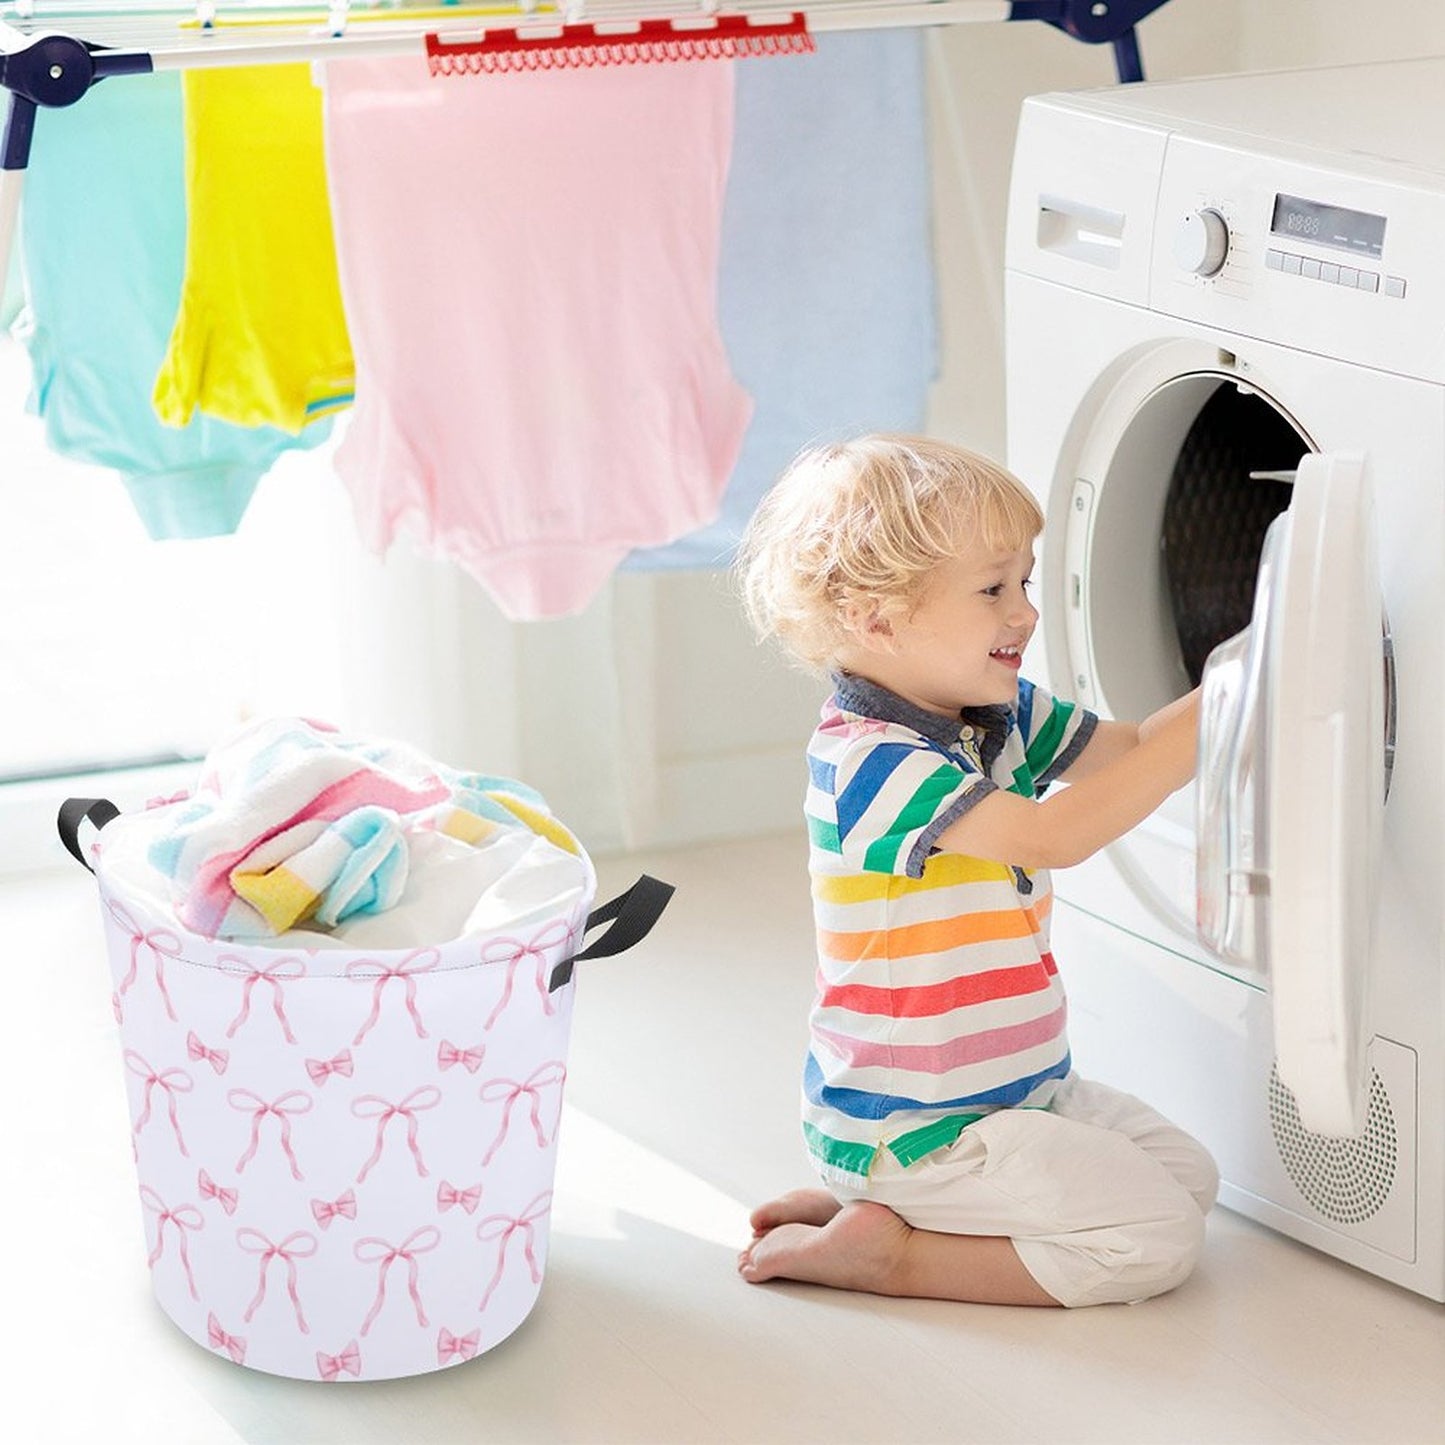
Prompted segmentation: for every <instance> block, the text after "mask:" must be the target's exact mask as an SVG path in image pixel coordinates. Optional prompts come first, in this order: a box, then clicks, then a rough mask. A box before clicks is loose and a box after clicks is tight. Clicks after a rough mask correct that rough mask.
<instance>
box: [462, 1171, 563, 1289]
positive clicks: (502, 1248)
mask: <svg viewBox="0 0 1445 1445" xmlns="http://www.w3.org/2000/svg"><path fill="white" fill-rule="evenodd" d="M551 1207H552V1191H551V1190H550V1189H549V1190H547V1192H546V1193H545V1194H539V1195H538V1196H537V1197H536V1198H535V1199H534V1200H533V1201H532V1202H531V1203H530V1204H529V1205H528V1206H527V1207H526V1208H525V1209H524V1210H523V1211H522V1212H521V1214H519V1215H516V1216H513V1215H510V1214H489V1215H487V1217H486V1218H485V1219H484V1220H482V1222H481V1223H480V1224H478V1225H477V1238H478V1239H480V1240H484V1241H485V1240H489V1239H495V1240H496V1241H497V1267H496V1269H494V1270H493V1271H492V1277H491V1279H490V1280H489V1281H488V1282H487V1287H486V1289H485V1290H484V1291H483V1293H482V1302H481V1304H479V1305H478V1306H477V1308H478V1309H480V1310H484V1309H486V1307H487V1306H488V1305H489V1304H490V1303H491V1301H492V1295H493V1293H494V1292H495V1290H496V1288H497V1286H498V1285H499V1284H500V1283H501V1282H502V1275H503V1274H504V1273H505V1272H506V1268H507V1245H508V1244H509V1243H510V1242H511V1239H512V1236H513V1235H514V1234H520V1235H521V1236H522V1253H523V1255H524V1257H525V1258H526V1261H527V1268H528V1269H529V1270H531V1272H532V1283H533V1284H541V1282H542V1271H541V1269H540V1268H539V1267H538V1265H537V1251H536V1229H535V1225H536V1223H537V1221H538V1220H539V1219H542V1218H543V1217H544V1216H545V1215H546V1214H547V1211H548V1210H549V1209H550V1208H551Z"/></svg>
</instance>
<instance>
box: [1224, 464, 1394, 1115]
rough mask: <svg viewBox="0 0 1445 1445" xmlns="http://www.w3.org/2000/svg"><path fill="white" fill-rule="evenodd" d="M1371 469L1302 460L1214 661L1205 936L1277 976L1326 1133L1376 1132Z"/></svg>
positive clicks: (1307, 1111) (1235, 958) (1284, 1034)
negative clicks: (1371, 1053) (1235, 633)
mask: <svg viewBox="0 0 1445 1445" xmlns="http://www.w3.org/2000/svg"><path fill="white" fill-rule="evenodd" d="M1378 559H1379V548H1378V545H1377V541H1376V527H1375V517H1374V504H1373V498H1372V493H1371V488H1370V484H1369V477H1368V472H1367V467H1366V463H1365V459H1364V458H1363V457H1362V456H1359V455H1355V454H1336V455H1320V454H1311V455H1308V456H1306V457H1304V458H1302V459H1301V461H1300V464H1299V469H1298V472H1297V473H1296V476H1295V483H1294V495H1293V498H1292V500H1291V503H1290V506H1289V508H1288V510H1286V511H1285V512H1283V513H1281V514H1280V515H1279V516H1278V517H1277V518H1276V519H1275V521H1274V522H1273V523H1272V524H1271V527H1270V532H1269V535H1268V537H1267V540H1266V544H1265V549H1264V553H1263V556H1262V558H1261V564H1260V570H1259V578H1258V582H1257V584H1256V592H1255V603H1254V610H1253V615H1252V619H1251V622H1250V625H1249V627H1248V628H1247V629H1246V631H1245V632H1244V633H1242V634H1241V635H1240V636H1239V637H1236V638H1232V639H1230V640H1229V641H1228V642H1225V643H1223V644H1221V645H1220V646H1219V647H1218V648H1216V649H1215V650H1214V652H1213V653H1212V654H1211V655H1210V658H1209V661H1208V663H1207V665H1206V667H1205V672H1204V680H1203V684H1202V686H1203V695H1202V704H1201V726H1200V768H1199V777H1198V782H1197V800H1198V805H1199V815H1198V816H1199V828H1198V839H1199V850H1198V864H1199V877H1198V890H1199V891H1198V897H1199V913H1198V923H1199V933H1200V937H1201V939H1202V941H1203V942H1204V943H1205V944H1206V945H1207V946H1208V947H1210V948H1211V949H1213V950H1214V951H1215V952H1217V953H1218V954H1220V955H1221V956H1222V957H1224V958H1225V959H1227V960H1228V961H1230V962H1231V963H1234V964H1236V965H1242V966H1246V967H1253V968H1254V969H1255V970H1257V971H1258V972H1259V973H1261V974H1263V975H1265V976H1266V977H1267V979H1268V985H1269V989H1270V992H1271V995H1272V1005H1273V1018H1274V1034H1275V1049H1276V1053H1277V1066H1278V1070H1279V1076H1280V1079H1281V1081H1282V1082H1283V1083H1284V1084H1285V1085H1286V1086H1287V1087H1288V1088H1289V1089H1290V1090H1291V1091H1292V1092H1293V1094H1294V1096H1295V1100H1296V1102H1297V1104H1298V1106H1299V1114H1300V1120H1301V1122H1302V1123H1303V1124H1304V1126H1305V1127H1306V1128H1307V1129H1310V1130H1313V1131H1314V1132H1316V1133H1321V1134H1333V1135H1351V1134H1357V1133H1359V1132H1360V1130H1361V1129H1362V1128H1363V1127H1364V1122H1365V1046H1366V1044H1367V1042H1368V1035H1367V1028H1368V1018H1367V1012H1366V1004H1367V985H1368V981H1369V974H1370V947H1371V933H1372V930H1373V925H1374V917H1375V908H1376V897H1377V891H1378V877H1379V868H1380V852H1381V835H1382V823H1383V814H1384V801H1385V737H1386V727H1385V706H1386V697H1385V693H1386V678H1385V667H1384V665H1383V663H1382V646H1381V639H1382V632H1381V618H1382V616H1383V605H1382V598H1381V590H1380V576H1379V561H1378Z"/></svg>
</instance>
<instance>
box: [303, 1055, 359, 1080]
mask: <svg viewBox="0 0 1445 1445" xmlns="http://www.w3.org/2000/svg"><path fill="white" fill-rule="evenodd" d="M351 1069H352V1060H351V1050H350V1049H342V1051H341V1052H340V1053H339V1054H337V1055H336V1057H335V1058H332V1059H307V1060H306V1072H307V1073H308V1074H310V1075H311V1082H312V1083H313V1084H324V1083H325V1082H326V1081H327V1079H329V1078H330V1077H331V1076H332V1074H336V1075H338V1076H339V1077H340V1078H343V1079H349V1078H350V1077H351Z"/></svg>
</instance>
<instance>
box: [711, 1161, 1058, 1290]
mask: <svg viewBox="0 0 1445 1445" xmlns="http://www.w3.org/2000/svg"><path fill="white" fill-rule="evenodd" d="M753 1228H754V1229H755V1230H757V1234H756V1236H755V1237H754V1239H753V1242H752V1244H750V1245H749V1246H748V1248H747V1249H745V1250H743V1252H742V1253H741V1254H740V1255H739V1256H738V1273H739V1274H740V1275H741V1276H742V1277H743V1278H744V1279H745V1280H747V1282H748V1283H749V1284H762V1283H763V1281H764V1280H769V1279H796V1280H803V1281H805V1282H806V1283H808V1284H826V1285H831V1286H832V1287H833V1288H834V1289H856V1290H865V1291H867V1292H868V1293H870V1294H884V1295H909V1296H913V1297H916V1298H919V1299H951V1300H970V1301H974V1302H976V1303H978V1304H1004V1305H1057V1304H1058V1301H1057V1300H1056V1299H1054V1298H1053V1296H1052V1295H1050V1294H1049V1293H1048V1292H1047V1291H1045V1290H1044V1289H1043V1288H1042V1286H1040V1285H1039V1284H1038V1283H1037V1281H1036V1280H1035V1279H1034V1278H1033V1276H1032V1275H1031V1274H1030V1273H1029V1272H1028V1270H1027V1269H1026V1268H1025V1267H1024V1264H1023V1261H1022V1260H1020V1258H1019V1256H1018V1252H1017V1250H1015V1249H1014V1246H1013V1241H1012V1240H1010V1239H1008V1238H1007V1237H1005V1236H1003V1235H971V1234H939V1233H936V1232H934V1231H932V1230H927V1229H915V1228H913V1226H912V1225H910V1224H908V1223H906V1222H905V1221H904V1220H902V1219H900V1218H899V1217H898V1215H896V1214H895V1213H894V1212H893V1211H892V1210H891V1209H889V1208H888V1207H887V1206H886V1205H883V1204H875V1203H873V1202H872V1201H871V1200H867V1199H857V1200H853V1201H852V1202H851V1203H848V1204H844V1205H839V1204H838V1202H837V1201H836V1200H835V1199H834V1198H833V1197H832V1195H830V1194H827V1193H825V1192H824V1191H823V1190H821V1189H796V1190H794V1191H793V1192H792V1193H791V1194H785V1195H783V1196H782V1198H780V1199H774V1200H773V1201H771V1202H770V1203H768V1204H764V1205H761V1206H760V1207H759V1208H758V1209H755V1210H754V1211H753Z"/></svg>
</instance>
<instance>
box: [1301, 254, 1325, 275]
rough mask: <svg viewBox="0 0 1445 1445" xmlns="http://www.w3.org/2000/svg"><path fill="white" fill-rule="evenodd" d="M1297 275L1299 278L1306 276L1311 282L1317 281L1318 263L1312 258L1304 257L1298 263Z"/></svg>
mask: <svg viewBox="0 0 1445 1445" xmlns="http://www.w3.org/2000/svg"><path fill="white" fill-rule="evenodd" d="M1299 273H1300V275H1301V276H1308V277H1309V278H1310V280H1311V281H1318V280H1319V279H1320V263H1319V262H1318V261H1316V260H1315V259H1314V258H1313V257H1312V256H1306V257H1305V258H1304V260H1303V261H1301V262H1300V267H1299Z"/></svg>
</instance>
